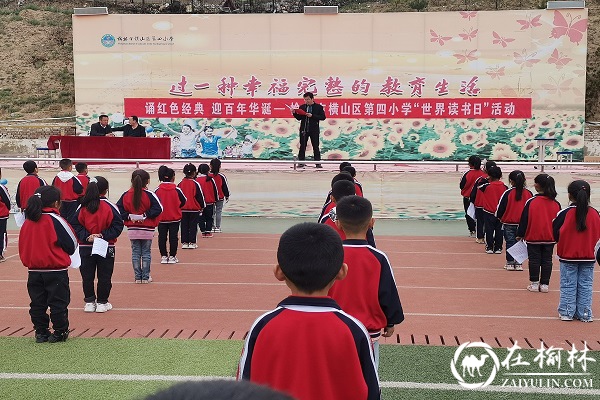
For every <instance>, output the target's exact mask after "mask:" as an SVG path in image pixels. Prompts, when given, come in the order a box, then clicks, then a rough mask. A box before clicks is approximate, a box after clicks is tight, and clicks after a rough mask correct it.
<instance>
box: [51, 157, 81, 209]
mask: <svg viewBox="0 0 600 400" xmlns="http://www.w3.org/2000/svg"><path fill="white" fill-rule="evenodd" d="M58 166H59V167H60V169H61V171H60V172H59V173H58V174H56V176H55V177H54V180H53V181H52V186H54V187H56V188H57V189H58V190H60V215H61V216H62V217H63V218H64V219H66V220H67V221H69V220H70V219H71V217H72V216H73V214H75V210H77V206H78V205H79V203H78V201H77V200H78V199H79V197H80V196H81V195H82V194H83V186H82V185H81V182H79V179H77V178H76V177H75V175H73V173H72V172H71V171H72V170H73V162H72V161H71V160H70V159H68V158H63V159H62V160H60V161H59V163H58Z"/></svg>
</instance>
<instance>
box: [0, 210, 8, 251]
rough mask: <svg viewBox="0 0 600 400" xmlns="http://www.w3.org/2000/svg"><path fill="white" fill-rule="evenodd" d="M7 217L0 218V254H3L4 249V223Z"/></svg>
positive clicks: (5, 237)
mask: <svg viewBox="0 0 600 400" xmlns="http://www.w3.org/2000/svg"><path fill="white" fill-rule="evenodd" d="M7 221H8V218H2V219H0V256H2V255H4V250H5V249H6V241H7V236H6V223H7Z"/></svg>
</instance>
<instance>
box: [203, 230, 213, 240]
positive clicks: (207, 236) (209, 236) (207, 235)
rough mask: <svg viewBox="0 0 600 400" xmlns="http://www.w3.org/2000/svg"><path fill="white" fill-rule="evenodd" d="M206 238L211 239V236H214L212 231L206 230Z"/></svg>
mask: <svg viewBox="0 0 600 400" xmlns="http://www.w3.org/2000/svg"><path fill="white" fill-rule="evenodd" d="M203 237H204V238H206V239H210V238H211V237H213V234H212V232H206V234H205V235H204V236H203Z"/></svg>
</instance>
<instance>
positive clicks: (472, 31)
mask: <svg viewBox="0 0 600 400" xmlns="http://www.w3.org/2000/svg"><path fill="white" fill-rule="evenodd" d="M463 32H464V33H459V34H458V36H460V37H461V38H462V40H468V41H469V42H470V41H471V40H472V39H475V38H476V37H477V32H479V29H473V28H472V27H471V28H469V32H467V31H466V30H465V29H463Z"/></svg>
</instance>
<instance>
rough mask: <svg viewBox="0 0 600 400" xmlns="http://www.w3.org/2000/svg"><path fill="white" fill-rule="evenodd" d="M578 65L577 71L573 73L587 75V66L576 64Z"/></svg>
mask: <svg viewBox="0 0 600 400" xmlns="http://www.w3.org/2000/svg"><path fill="white" fill-rule="evenodd" d="M575 65H576V66H577V69H576V70H575V71H573V73H574V74H575V75H577V76H580V77H581V76H585V67H584V66H583V65H581V64H575Z"/></svg>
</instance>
